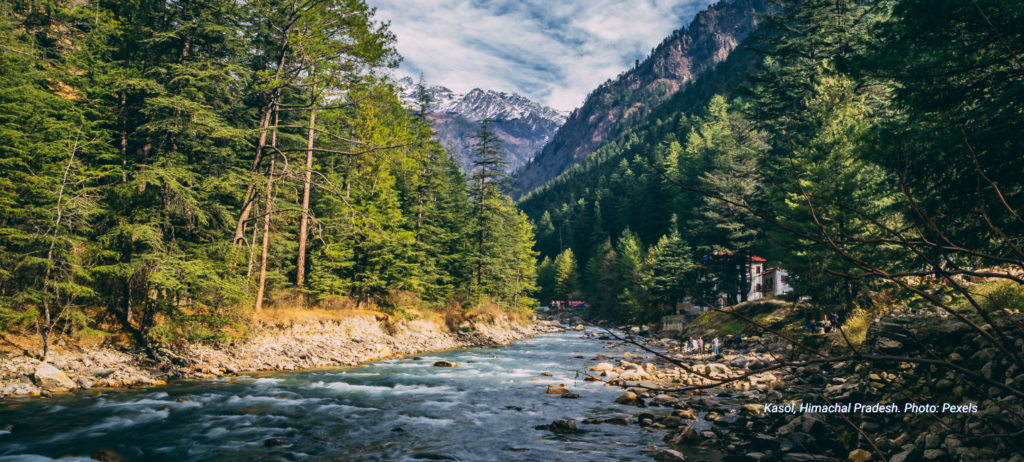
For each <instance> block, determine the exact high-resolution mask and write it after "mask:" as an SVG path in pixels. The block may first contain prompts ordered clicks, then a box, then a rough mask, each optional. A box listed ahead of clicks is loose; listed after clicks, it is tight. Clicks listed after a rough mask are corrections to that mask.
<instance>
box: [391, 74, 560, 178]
mask: <svg viewBox="0 0 1024 462" xmlns="http://www.w3.org/2000/svg"><path fill="white" fill-rule="evenodd" d="M398 85H399V86H400V87H401V88H402V92H401V94H400V95H399V96H400V97H401V98H402V101H403V102H405V104H407V105H409V106H415V105H416V98H415V92H416V84H415V82H413V80H412V79H411V78H408V77H406V78H403V79H400V80H399V81H398ZM426 90H427V93H429V94H430V96H431V97H432V98H433V103H432V104H431V107H430V111H431V113H432V114H431V119H433V120H434V129H435V130H437V132H438V134H437V138H438V139H439V140H441V142H442V143H443V144H445V145H446V146H448V147H449V149H451V150H453V151H454V152H455V153H456V156H457V157H458V158H459V160H460V162H462V164H463V165H464V166H466V165H468V164H469V162H470V159H469V157H468V155H469V153H470V152H471V151H472V143H473V141H472V139H471V138H470V137H472V136H473V134H475V133H476V127H477V122H479V121H481V120H483V119H486V118H491V119H493V120H494V130H495V133H497V134H498V136H499V137H501V138H502V139H503V140H504V141H505V150H506V152H507V153H508V160H509V161H510V162H511V165H510V166H509V167H510V168H509V171H510V172H511V171H512V170H515V169H517V168H519V167H520V166H522V165H523V164H524V163H526V162H528V161H529V160H530V158H532V157H533V156H534V154H535V153H536V152H537V151H539V150H541V149H542V148H543V147H544V145H545V144H547V142H548V141H550V140H551V138H552V136H554V134H555V131H557V130H558V127H560V126H562V124H563V123H565V120H566V117H568V115H569V114H568V112H564V111H559V110H556V109H552V108H550V107H547V106H542V105H540V104H537V103H535V102H533V101H530V100H529V99H527V98H524V97H522V96H520V95H518V94H516V93H504V92H496V91H484V90H481V89H479V88H474V89H473V90H472V91H470V92H469V93H465V94H463V93H456V92H454V91H452V90H450V89H448V88H446V87H443V86H428V87H427V89H426Z"/></svg>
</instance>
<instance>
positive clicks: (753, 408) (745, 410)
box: [740, 404, 768, 417]
mask: <svg viewBox="0 0 1024 462" xmlns="http://www.w3.org/2000/svg"><path fill="white" fill-rule="evenodd" d="M740 415H742V416H746V417H767V415H768V414H766V413H765V412H764V406H760V405H757V404H744V405H743V407H742V408H740Z"/></svg>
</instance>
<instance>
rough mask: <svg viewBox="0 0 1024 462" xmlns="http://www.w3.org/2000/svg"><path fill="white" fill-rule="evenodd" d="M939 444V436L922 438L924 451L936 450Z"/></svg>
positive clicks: (930, 435)
mask: <svg viewBox="0 0 1024 462" xmlns="http://www.w3.org/2000/svg"><path fill="white" fill-rule="evenodd" d="M940 444H942V438H940V437H939V435H935V434H929V435H928V436H926V437H924V448H925V449H938V448H939V445H940Z"/></svg>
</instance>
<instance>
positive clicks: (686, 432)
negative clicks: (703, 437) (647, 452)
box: [664, 425, 700, 446]
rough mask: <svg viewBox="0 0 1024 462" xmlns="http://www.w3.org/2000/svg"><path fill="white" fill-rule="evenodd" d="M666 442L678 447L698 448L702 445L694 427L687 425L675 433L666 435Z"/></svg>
mask: <svg viewBox="0 0 1024 462" xmlns="http://www.w3.org/2000/svg"><path fill="white" fill-rule="evenodd" d="M664 441H665V442H666V443H669V444H674V445H676V446H683V445H687V446H696V445H698V444H700V436H698V435H697V431H696V430H694V429H693V427H691V426H689V425H687V426H686V427H683V428H682V429H681V430H679V431H677V432H675V433H671V434H668V435H665V439H664Z"/></svg>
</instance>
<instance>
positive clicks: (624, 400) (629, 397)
mask: <svg viewBox="0 0 1024 462" xmlns="http://www.w3.org/2000/svg"><path fill="white" fill-rule="evenodd" d="M640 403H641V401H640V398H638V397H637V396H636V393H633V392H631V391H627V392H625V393H623V394H622V396H620V397H618V398H616V399H615V404H624V405H626V406H637V405H639V404H640Z"/></svg>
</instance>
